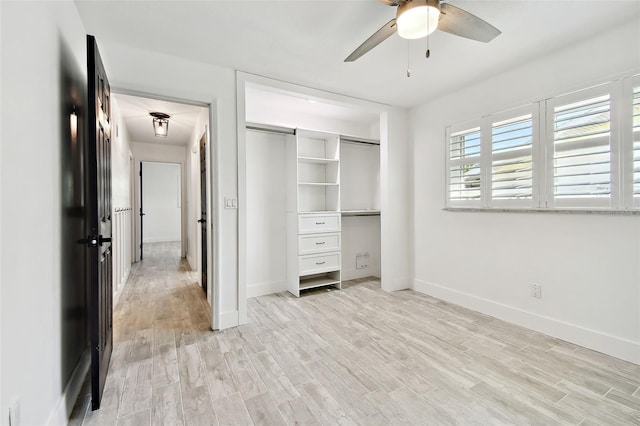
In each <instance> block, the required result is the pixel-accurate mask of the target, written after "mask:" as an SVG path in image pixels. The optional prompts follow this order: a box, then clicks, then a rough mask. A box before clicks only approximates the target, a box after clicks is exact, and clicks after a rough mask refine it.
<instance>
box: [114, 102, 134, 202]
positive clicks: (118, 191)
mask: <svg viewBox="0 0 640 426" xmlns="http://www.w3.org/2000/svg"><path fill="white" fill-rule="evenodd" d="M111 115H112V123H113V124H112V126H111V129H112V131H111V203H112V204H113V207H114V208H125V207H130V204H131V196H130V195H131V194H130V188H131V178H132V177H131V176H130V175H131V169H130V157H131V146H130V142H129V133H128V131H127V127H126V126H125V124H124V121H123V117H122V114H121V113H120V108H119V106H118V102H117V100H116V99H115V98H114V97H112V98H111Z"/></svg>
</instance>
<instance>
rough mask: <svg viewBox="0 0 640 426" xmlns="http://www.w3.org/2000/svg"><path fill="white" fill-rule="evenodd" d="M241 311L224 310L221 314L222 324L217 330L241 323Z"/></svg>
mask: <svg viewBox="0 0 640 426" xmlns="http://www.w3.org/2000/svg"><path fill="white" fill-rule="evenodd" d="M239 319H240V313H239V312H238V311H230V312H222V313H221V314H220V325H219V327H218V328H216V330H224V329H225V328H231V327H235V326H238V325H240V320H239Z"/></svg>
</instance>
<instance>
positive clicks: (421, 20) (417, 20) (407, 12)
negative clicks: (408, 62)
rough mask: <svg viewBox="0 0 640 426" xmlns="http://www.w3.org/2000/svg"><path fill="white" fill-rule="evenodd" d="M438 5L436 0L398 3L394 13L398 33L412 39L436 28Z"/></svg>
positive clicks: (424, 35) (438, 17) (427, 33)
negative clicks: (395, 13)
mask: <svg viewBox="0 0 640 426" xmlns="http://www.w3.org/2000/svg"><path fill="white" fill-rule="evenodd" d="M439 19H440V7H439V3H438V1H436V0H412V1H407V2H403V3H400V4H399V5H398V11H397V15H396V23H397V25H398V35H400V37H402V38H406V39H409V40H413V39H416V38H422V37H426V36H428V35H429V34H431V33H432V32H434V31H435V30H436V28H438V20H439Z"/></svg>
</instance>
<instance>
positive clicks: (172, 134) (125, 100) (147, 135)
mask: <svg viewBox="0 0 640 426" xmlns="http://www.w3.org/2000/svg"><path fill="white" fill-rule="evenodd" d="M112 98H113V99H114V100H115V102H116V104H117V106H118V110H119V111H120V113H121V114H122V119H123V122H124V125H125V126H126V128H127V131H128V132H129V139H130V140H131V141H132V142H143V143H158V144H162V145H180V146H188V145H189V142H190V137H191V133H192V132H193V129H194V128H195V126H196V120H197V119H198V115H199V114H200V112H201V111H202V110H203V108H202V107H198V106H193V105H187V104H180V103H175V102H168V101H162V100H158V99H148V98H141V97H137V96H130V95H123V94H120V93H113V94H112ZM150 112H164V113H165V114H169V115H170V116H171V118H169V133H168V135H167V137H166V138H161V137H156V136H155V134H154V131H153V121H152V120H153V119H152V117H151V116H150V115H149V113H150Z"/></svg>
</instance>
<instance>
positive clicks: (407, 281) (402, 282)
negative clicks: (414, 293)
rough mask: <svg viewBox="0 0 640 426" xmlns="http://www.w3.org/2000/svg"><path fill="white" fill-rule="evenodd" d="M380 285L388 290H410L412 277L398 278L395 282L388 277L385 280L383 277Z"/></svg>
mask: <svg viewBox="0 0 640 426" xmlns="http://www.w3.org/2000/svg"><path fill="white" fill-rule="evenodd" d="M380 287H381V288H382V290H384V291H386V292H392V291H398V290H408V289H410V288H411V278H409V277H402V278H396V279H395V280H393V282H390V281H389V280H388V279H387V280H385V279H384V278H381V282H380Z"/></svg>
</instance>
